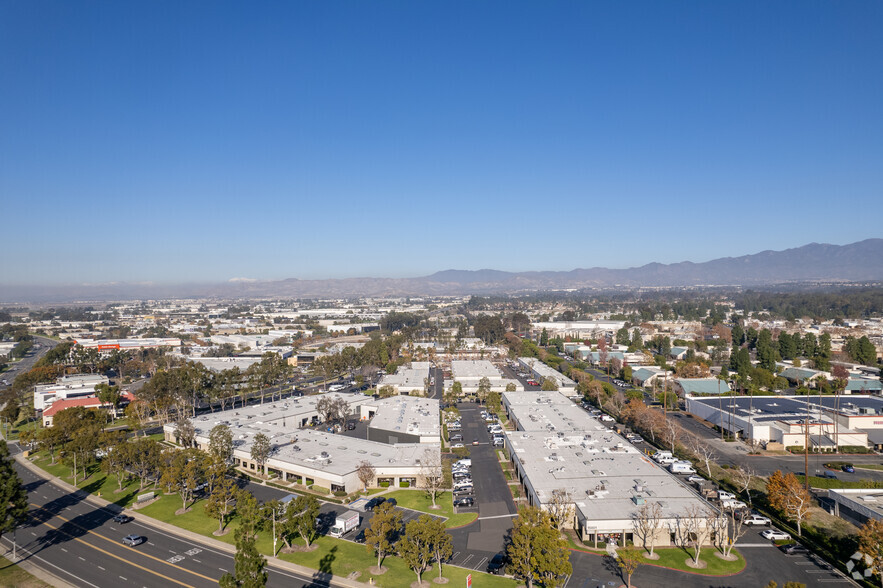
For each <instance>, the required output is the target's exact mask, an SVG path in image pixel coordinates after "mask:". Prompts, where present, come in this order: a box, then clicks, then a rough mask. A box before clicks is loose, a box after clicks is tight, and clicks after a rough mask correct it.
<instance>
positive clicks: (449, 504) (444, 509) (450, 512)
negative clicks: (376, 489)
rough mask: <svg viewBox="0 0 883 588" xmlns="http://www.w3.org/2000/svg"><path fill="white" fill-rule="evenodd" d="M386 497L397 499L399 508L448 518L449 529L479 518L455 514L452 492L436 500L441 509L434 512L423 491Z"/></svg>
mask: <svg viewBox="0 0 883 588" xmlns="http://www.w3.org/2000/svg"><path fill="white" fill-rule="evenodd" d="M385 496H386V497H387V498H395V499H396V500H397V501H398V503H399V506H403V507H405V508H410V509H411V510H418V511H420V512H425V513H428V514H431V515H437V516H442V517H447V519H448V520H447V521H446V522H445V526H446V527H448V528H451V527H462V526H463V525H468V524H469V523H471V522H472V521H474V520H475V519H477V518H478V513H474V512H465V513H457V514H455V513H454V503H453V498H452V497H451V493H450V492H443V493H442V494H441V495H440V496H439V497H438V498H437V499H436V501H435V503H436V505H437V506H438V507H439V508H437V509H434V510H433V509H432V501H431V500H430V499H429V497H428V496H426V492H424V491H422V490H396V491H395V492H390V493H389V494H386V495H385ZM415 579H416V578H415Z"/></svg>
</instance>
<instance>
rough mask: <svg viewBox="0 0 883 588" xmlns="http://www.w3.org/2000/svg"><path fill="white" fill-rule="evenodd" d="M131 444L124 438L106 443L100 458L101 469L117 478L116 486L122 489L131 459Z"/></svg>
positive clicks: (127, 475) (127, 476)
mask: <svg viewBox="0 0 883 588" xmlns="http://www.w3.org/2000/svg"><path fill="white" fill-rule="evenodd" d="M132 447H133V446H132V444H131V443H129V442H127V441H126V440H125V439H124V438H122V439H118V440H117V441H116V442H115V443H113V444H108V445H107V447H106V449H105V450H104V457H103V458H102V459H101V469H103V470H104V471H105V472H106V473H107V474H108V475H111V476H114V477H115V478H116V479H117V488H118V489H119V490H120V491H122V489H123V485H124V484H125V483H126V481H127V480H128V479H129V464H130V462H131V460H132Z"/></svg>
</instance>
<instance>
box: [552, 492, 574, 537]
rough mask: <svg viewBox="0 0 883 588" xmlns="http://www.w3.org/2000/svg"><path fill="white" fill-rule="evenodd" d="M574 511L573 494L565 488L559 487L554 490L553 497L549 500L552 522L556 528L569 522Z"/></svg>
mask: <svg viewBox="0 0 883 588" xmlns="http://www.w3.org/2000/svg"><path fill="white" fill-rule="evenodd" d="M573 513H574V506H573V495H571V493H570V492H568V491H567V489H565V488H557V489H555V490H552V499H551V500H550V501H549V514H550V515H551V517H552V524H553V525H555V528H556V529H561V526H562V525H563V524H564V523H565V522H567V521H568V520H569V519H570V518H571V517H572V516H573Z"/></svg>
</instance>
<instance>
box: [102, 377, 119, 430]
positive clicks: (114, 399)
mask: <svg viewBox="0 0 883 588" xmlns="http://www.w3.org/2000/svg"><path fill="white" fill-rule="evenodd" d="M95 395H96V396H97V397H98V399H99V400H100V401H101V402H102V403H103V404H109V405H110V406H111V411H110V414H111V422H113V420H114V419H115V418H116V414H117V408H118V407H119V405H120V400H121V399H122V393H121V392H120V387H119V386H111V385H109V384H104V383H101V384H98V385H97V386H95Z"/></svg>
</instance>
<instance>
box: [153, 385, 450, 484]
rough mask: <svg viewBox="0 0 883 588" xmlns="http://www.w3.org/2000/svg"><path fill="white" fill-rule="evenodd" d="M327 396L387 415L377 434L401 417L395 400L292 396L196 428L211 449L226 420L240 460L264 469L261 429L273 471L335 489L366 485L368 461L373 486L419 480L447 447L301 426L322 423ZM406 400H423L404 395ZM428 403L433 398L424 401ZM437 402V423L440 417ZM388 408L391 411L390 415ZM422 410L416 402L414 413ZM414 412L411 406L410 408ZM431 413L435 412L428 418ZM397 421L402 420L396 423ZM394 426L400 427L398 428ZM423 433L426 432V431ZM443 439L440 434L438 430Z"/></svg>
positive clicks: (206, 418)
mask: <svg viewBox="0 0 883 588" xmlns="http://www.w3.org/2000/svg"><path fill="white" fill-rule="evenodd" d="M323 396H325V397H331V398H342V399H344V400H345V401H346V402H348V403H349V404H350V408H351V410H352V412H353V413H357V414H360V415H362V416H364V417H365V418H369V417H372V418H374V419H377V418H378V417H380V418H381V420H380V422H379V425H380V426H379V427H377V428H376V430H377V434H378V435H379V434H380V432H381V431H387V432H388V430H387V427H388V426H389V425H390V420H392V421H393V422H396V421H397V419H398V416H397V414H401V413H396V410H398V409H397V408H396V406H395V405H393V404H387V403H379V402H378V401H377V400H375V399H373V398H371V397H368V396H362V395H359V394H336V393H329V394H327V395H318V396H304V397H299V398H288V399H286V400H280V401H277V402H272V403H267V404H263V405H255V406H248V407H245V408H238V409H235V410H227V411H224V412H215V413H210V414H206V415H201V416H199V417H196V418H194V419H192V420H191V422H192V423H193V428H194V430H195V432H196V437H195V438H196V443H197V445H198V446H199V447H200V448H201V449H206V448H207V446H208V441H209V433H210V432H211V430H212V429H213V428H214V427H215V426H217V425H220V424H225V425H227V426H229V427H230V429H231V431H232V433H233V445H234V449H233V458H234V462H235V464H236V465H238V466H241V467H242V468H244V469H247V470H250V471H255V472H257V471H258V465H257V463H256V462H255V461H254V460H253V459H252V457H251V448H252V445H253V443H254V438H255V436H256V435H257V434H258V433H263V434H264V435H266V436H267V437H268V438H269V439H270V442H271V445H272V450H271V453H270V457H269V459H267V462H266V464H265V468H266V470H267V473H269V474H272V475H275V476H276V477H278V478H279V479H280V480H282V481H283V482H292V483H295V484H299V485H302V486H306V487H310V486H316V487H319V488H324V489H326V490H328V491H330V492H337V491H344V492H347V493H352V492H356V491H357V490H359V489H360V488H361V482H360V481H359V478H358V473H357V472H358V468H359V464H360V463H361V462H362V461H368V462H370V463H371V464H372V465H373V466H374V469H375V471H376V478H375V479H374V481H373V482H372V484H371V485H372V486H379V485H380V484H382V483H389V484H390V485H398V484H399V483H400V482H409V483H412V484H415V483H419V481H420V476H421V461H422V462H423V463H426V460H427V457H428V456H427V454H426V452H427V451H429V452H430V453H431V454H432V458H433V459H434V460H436V461H437V460H438V459H440V455H439V454H440V451H441V446H440V445H439V444H437V443H432V442H428V443H390V442H389V441H391V438H390V436H389V434H387V437H386V442H379V441H374V440H368V439H359V438H356V437H347V436H343V435H337V434H334V433H331V432H327V431H321V430H317V429H313V428H301V427H306V426H308V425H310V424H315V423H318V422H319V420H320V416H319V413H318V412H317V410H316V403H317V402H318V400H319V399H320V398H322V397H323ZM403 400H405V401H406V402H409V401H414V400H420V399H412V398H407V397H404V398H403ZM424 402H428V401H426V400H424ZM437 405H438V403H437V402H436V416H435V420H436V423H437V422H438V407H437ZM387 410H388V411H389V412H390V413H391V416H388V415H385V414H384V413H385V412H387ZM419 410H421V408H420V407H416V406H415V407H413V411H414V412H418V411H419ZM405 413H406V414H411V413H410V409H407V410H406V411H405ZM426 418H427V419H428V418H431V417H426ZM396 424H397V423H396ZM392 431H395V428H394V427H393V429H392ZM163 432H164V435H165V438H166V440H168V441H172V442H175V441H176V440H177V439H176V437H175V425H174V424H167V425H165V426H164V427H163ZM421 432H422V431H421ZM435 438H436V439H438V434H436V437H435Z"/></svg>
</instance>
